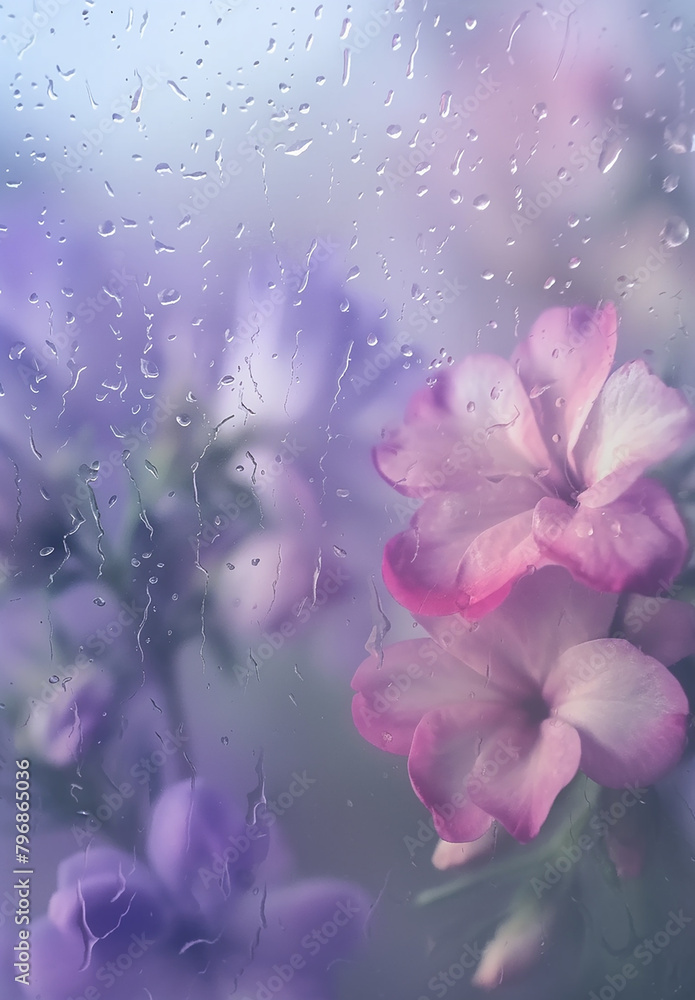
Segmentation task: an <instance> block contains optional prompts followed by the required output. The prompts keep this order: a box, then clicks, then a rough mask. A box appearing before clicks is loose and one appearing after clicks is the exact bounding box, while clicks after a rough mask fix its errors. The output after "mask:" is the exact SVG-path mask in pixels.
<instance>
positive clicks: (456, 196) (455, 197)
mask: <svg viewBox="0 0 695 1000" xmlns="http://www.w3.org/2000/svg"><path fill="white" fill-rule="evenodd" d="M449 197H450V198H451V202H452V204H453V205H460V204H461V198H462V197H463V195H462V194H461V192H460V191H457V190H456V188H452V189H451V191H449Z"/></svg>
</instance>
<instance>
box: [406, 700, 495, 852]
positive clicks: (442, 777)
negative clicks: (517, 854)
mask: <svg viewBox="0 0 695 1000" xmlns="http://www.w3.org/2000/svg"><path fill="white" fill-rule="evenodd" d="M509 711H510V709H509V706H507V705H506V704H504V703H495V702H485V701H480V700H478V699H470V700H469V701H468V702H464V703H461V704H457V705H453V706H448V707H446V708H440V709H435V710H434V711H432V712H428V713H427V715H425V716H424V717H423V719H422V721H421V722H420V724H419V725H418V727H417V729H416V730H415V734H414V736H413V743H412V746H411V748H410V756H409V757H408V773H409V774H410V780H411V782H412V785H413V788H414V790H415V794H416V795H417V796H418V798H419V799H420V800H421V801H422V802H423V803H424V805H425V806H427V808H428V809H429V811H430V812H431V814H432V819H433V820H434V827H435V830H436V831H437V833H438V834H439V836H440V837H441V838H442V839H443V840H449V841H456V842H463V841H470V840H478V838H479V837H482V835H483V834H484V833H485V831H486V830H487V829H488V828H489V826H490V824H491V823H492V817H491V816H490V815H489V814H488V813H486V812H485V811H484V810H483V809H481V808H479V807H478V806H477V805H475V804H474V803H473V802H472V800H471V798H470V796H469V794H468V792H467V784H468V777H469V774H470V771H471V768H472V767H473V765H474V764H475V760H476V758H477V756H478V747H479V745H480V741H481V739H483V737H485V736H487V735H488V733H494V732H495V730H496V729H497V726H498V725H499V722H500V719H503V718H505V717H506V715H507V714H508V713H509Z"/></svg>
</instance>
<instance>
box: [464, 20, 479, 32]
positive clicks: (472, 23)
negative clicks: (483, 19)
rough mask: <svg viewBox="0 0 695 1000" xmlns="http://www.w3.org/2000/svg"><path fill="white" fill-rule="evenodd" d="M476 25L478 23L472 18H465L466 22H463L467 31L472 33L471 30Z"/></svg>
mask: <svg viewBox="0 0 695 1000" xmlns="http://www.w3.org/2000/svg"><path fill="white" fill-rule="evenodd" d="M477 23H478V22H477V21H476V19H475V18H474V17H467V18H466V20H465V21H464V24H465V25H466V28H467V29H468V31H473V29H474V28H475V26H476V25H477Z"/></svg>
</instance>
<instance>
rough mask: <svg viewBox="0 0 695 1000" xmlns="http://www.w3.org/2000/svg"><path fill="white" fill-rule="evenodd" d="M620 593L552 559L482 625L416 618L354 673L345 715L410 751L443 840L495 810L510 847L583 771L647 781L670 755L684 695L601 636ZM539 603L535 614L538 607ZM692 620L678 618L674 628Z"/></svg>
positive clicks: (463, 833) (478, 828)
mask: <svg viewBox="0 0 695 1000" xmlns="http://www.w3.org/2000/svg"><path fill="white" fill-rule="evenodd" d="M616 604H617V599H616V598H615V597H611V596H610V595H607V594H599V593H597V592H596V591H592V590H588V589H586V588H585V587H582V586H581V585H579V584H577V583H576V582H574V581H573V580H572V579H571V577H570V576H569V574H568V573H566V572H565V571H564V570H561V569H557V568H553V569H547V570H545V571H544V572H543V573H536V574H533V575H531V576H529V577H526V578H525V579H523V580H521V581H520V582H519V583H518V584H517V586H516V587H515V588H514V591H513V592H512V594H511V596H510V597H509V599H508V600H507V601H506V602H505V604H504V605H503V607H501V608H499V609H497V610H496V611H493V612H492V613H491V614H489V615H487V616H486V617H485V618H484V619H483V621H481V622H474V623H471V622H467V621H466V620H465V619H464V618H463V617H462V616H460V615H454V616H451V617H439V618H431V619H420V623H421V624H422V625H424V626H425V627H426V628H427V630H428V631H429V632H430V633H431V635H432V636H433V638H427V639H412V640H407V641H405V642H399V643H396V644H395V645H393V646H391V647H389V648H387V649H385V650H384V653H383V660H382V661H381V662H380V660H379V658H378V657H376V656H375V657H371V658H369V659H367V660H365V661H364V663H362V665H361V666H360V667H359V669H358V670H357V673H356V674H355V677H354V679H353V688H354V689H355V690H356V691H357V694H356V695H355V698H354V700H353V718H354V721H355V725H356V726H357V728H358V729H359V731H360V733H361V734H362V735H363V736H364V737H365V738H366V739H367V740H369V742H370V743H373V744H374V745H375V746H377V747H379V748H381V749H383V750H388V751H390V752H391V753H396V754H404V755H407V756H408V771H409V774H410V780H411V782H412V785H413V788H414V789H415V792H416V794H417V795H418V797H419V798H420V799H421V801H422V802H423V803H424V804H425V806H427V808H428V809H429V810H430V812H431V813H432V818H433V820H434V826H435V828H436V830H437V832H438V834H439V835H440V837H442V838H443V839H444V840H447V841H450V842H463V841H473V840H477V839H478V838H479V837H481V836H482V835H483V834H484V833H485V832H486V831H487V830H488V828H489V827H490V825H491V823H492V822H493V819H497V820H499V822H500V823H501V824H502V825H503V826H504V827H505V828H506V829H507V830H508V831H509V833H511V834H512V836H514V837H516V839H517V840H519V841H521V842H526V841H528V840H530V839H531V838H533V837H535V836H536V834H537V833H538V832H539V830H540V828H541V826H542V825H543V823H544V821H545V819H546V817H547V815H548V813H549V811H550V808H551V806H552V804H553V801H554V800H555V797H556V796H557V794H558V793H559V792H560V790H561V789H562V788H564V787H565V785H567V784H568V783H569V782H570V781H571V780H572V778H573V777H574V776H575V774H576V773H577V771H578V770H579V769H581V770H582V771H583V772H584V774H586V775H587V776H588V777H589V778H591V779H592V780H593V781H596V782H598V783H599V784H601V785H606V786H608V787H610V788H623V787H626V786H628V785H632V786H636V785H638V786H642V785H648V784H650V783H652V782H654V781H656V780H657V779H658V778H660V777H661V776H662V775H664V774H665V773H666V772H667V771H668V770H669V769H670V768H671V767H673V766H674V765H675V764H676V763H677V761H678V760H679V758H680V756H681V754H682V752H683V748H684V745H685V731H686V716H687V713H688V703H687V699H686V696H685V694H684V692H683V690H682V688H681V687H680V685H679V683H678V682H677V681H676V679H675V678H674V677H673V675H672V674H670V673H669V671H668V670H667V669H666V667H664V666H663V665H662V663H660V662H659V661H658V660H657V659H654V658H653V657H652V656H649V655H646V654H645V653H643V652H641V651H640V650H638V649H637V648H636V647H634V646H632V645H631V644H630V643H629V642H626V641H625V640H624V639H605V638H603V639H601V638H597V637H598V636H603V635H606V633H607V631H608V628H609V626H610V622H611V619H612V616H613V613H614V611H615V608H616ZM539 608H542V609H543V611H544V613H543V615H542V616H539V615H538V614H537V611H538V609H539ZM691 627H692V623H691V620H690V618H689V617H688V616H687V615H686V616H684V618H683V622H682V628H683V630H686V629H688V628H691Z"/></svg>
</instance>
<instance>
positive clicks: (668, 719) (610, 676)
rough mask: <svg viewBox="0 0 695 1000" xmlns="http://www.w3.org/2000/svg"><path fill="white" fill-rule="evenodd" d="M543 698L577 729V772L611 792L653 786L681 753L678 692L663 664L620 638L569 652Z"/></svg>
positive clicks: (682, 711) (683, 708) (684, 705)
mask: <svg viewBox="0 0 695 1000" xmlns="http://www.w3.org/2000/svg"><path fill="white" fill-rule="evenodd" d="M543 695H544V698H545V700H546V702H547V703H548V704H551V705H552V706H553V712H554V714H555V715H556V716H557V718H559V719H563V720H564V721H565V722H567V723H569V725H571V726H574V728H575V729H576V730H577V731H578V733H579V737H580V739H581V745H582V760H581V769H582V771H584V773H585V774H586V775H588V777H589V778H591V779H592V780H593V781H597V782H598V783H599V784H601V785H608V787H609V788H621V787H625V786H627V785H649V784H652V782H654V781H657V780H658V779H659V778H661V777H662V776H663V775H664V774H666V772H667V771H669V770H670V769H671V768H672V767H673V766H674V765H675V764H676V763H677V762H678V760H679V759H680V757H681V755H682V753H683V750H684V748H685V731H686V722H687V714H688V700H687V698H686V696H685V693H684V692H683V689H682V688H681V686H680V684H679V683H678V681H677V680H676V679H675V677H673V675H672V674H670V673H669V671H668V670H667V669H666V667H664V666H663V664H661V663H659V662H658V661H657V660H654V659H652V657H651V656H645V655H644V653H641V652H640V651H639V650H638V649H636V648H635V647H634V646H632V645H630V643H629V642H625V640H624V639H595V640H592V641H591V642H585V643H582V644H581V645H580V646H575V647H574V648H573V649H568V650H567V651H566V652H565V653H563V654H562V656H561V657H560V660H559V661H558V664H557V667H556V669H555V670H554V671H553V672H552V673H551V674H550V675H549V676H548V679H547V681H546V684H545V688H544V692H543Z"/></svg>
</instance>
